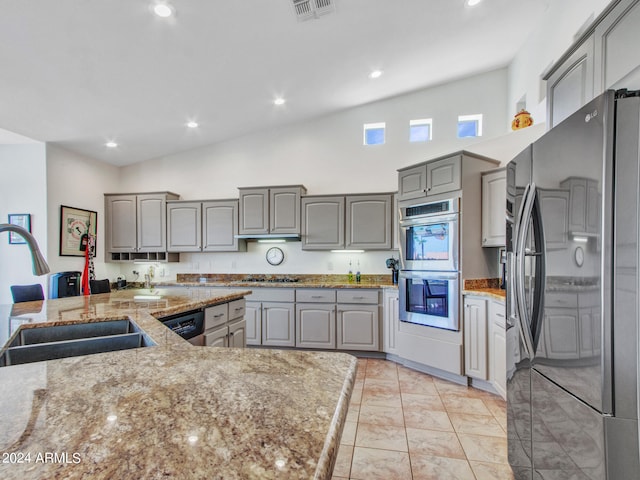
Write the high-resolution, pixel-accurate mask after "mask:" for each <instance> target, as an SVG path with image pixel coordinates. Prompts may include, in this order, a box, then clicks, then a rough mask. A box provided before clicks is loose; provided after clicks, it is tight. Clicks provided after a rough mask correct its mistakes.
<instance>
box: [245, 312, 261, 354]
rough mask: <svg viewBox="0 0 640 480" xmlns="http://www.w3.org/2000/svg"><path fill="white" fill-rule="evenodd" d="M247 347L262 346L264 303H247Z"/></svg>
mask: <svg viewBox="0 0 640 480" xmlns="http://www.w3.org/2000/svg"><path fill="white" fill-rule="evenodd" d="M244 319H245V322H246V330H245V336H246V343H247V345H261V344H262V303H260V302H247V303H246V310H245V314H244Z"/></svg>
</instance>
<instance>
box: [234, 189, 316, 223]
mask: <svg viewBox="0 0 640 480" xmlns="http://www.w3.org/2000/svg"><path fill="white" fill-rule="evenodd" d="M239 190H240V225H239V233H240V235H268V234H272V235H300V198H301V196H302V195H304V194H305V193H306V192H307V190H306V188H305V187H304V186H303V185H291V186H278V187H261V188H240V189H239Z"/></svg>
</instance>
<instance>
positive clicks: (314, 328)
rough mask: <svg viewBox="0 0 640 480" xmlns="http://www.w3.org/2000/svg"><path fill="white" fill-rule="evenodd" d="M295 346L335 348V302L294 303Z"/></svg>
mask: <svg viewBox="0 0 640 480" xmlns="http://www.w3.org/2000/svg"><path fill="white" fill-rule="evenodd" d="M296 347H301V348H321V349H335V348H336V307H335V304H332V303H296Z"/></svg>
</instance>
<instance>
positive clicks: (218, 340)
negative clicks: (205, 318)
mask: <svg viewBox="0 0 640 480" xmlns="http://www.w3.org/2000/svg"><path fill="white" fill-rule="evenodd" d="M204 345H205V347H228V346H229V328H228V327H227V326H226V325H225V326H224V327H218V328H215V329H213V330H211V331H209V332H206V333H205V334H204Z"/></svg>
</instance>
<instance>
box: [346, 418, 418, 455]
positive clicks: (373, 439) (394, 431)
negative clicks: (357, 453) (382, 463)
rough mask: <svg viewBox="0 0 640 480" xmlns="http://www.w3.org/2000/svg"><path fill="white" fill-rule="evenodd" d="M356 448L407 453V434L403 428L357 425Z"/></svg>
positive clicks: (367, 424)
mask: <svg viewBox="0 0 640 480" xmlns="http://www.w3.org/2000/svg"><path fill="white" fill-rule="evenodd" d="M355 445H356V447H367V448H381V449H385V450H397V451H399V452H407V451H408V448H407V434H406V432H405V429H404V427H397V426H394V425H372V424H370V423H362V422H360V423H358V431H357V433H356V444H355Z"/></svg>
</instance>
